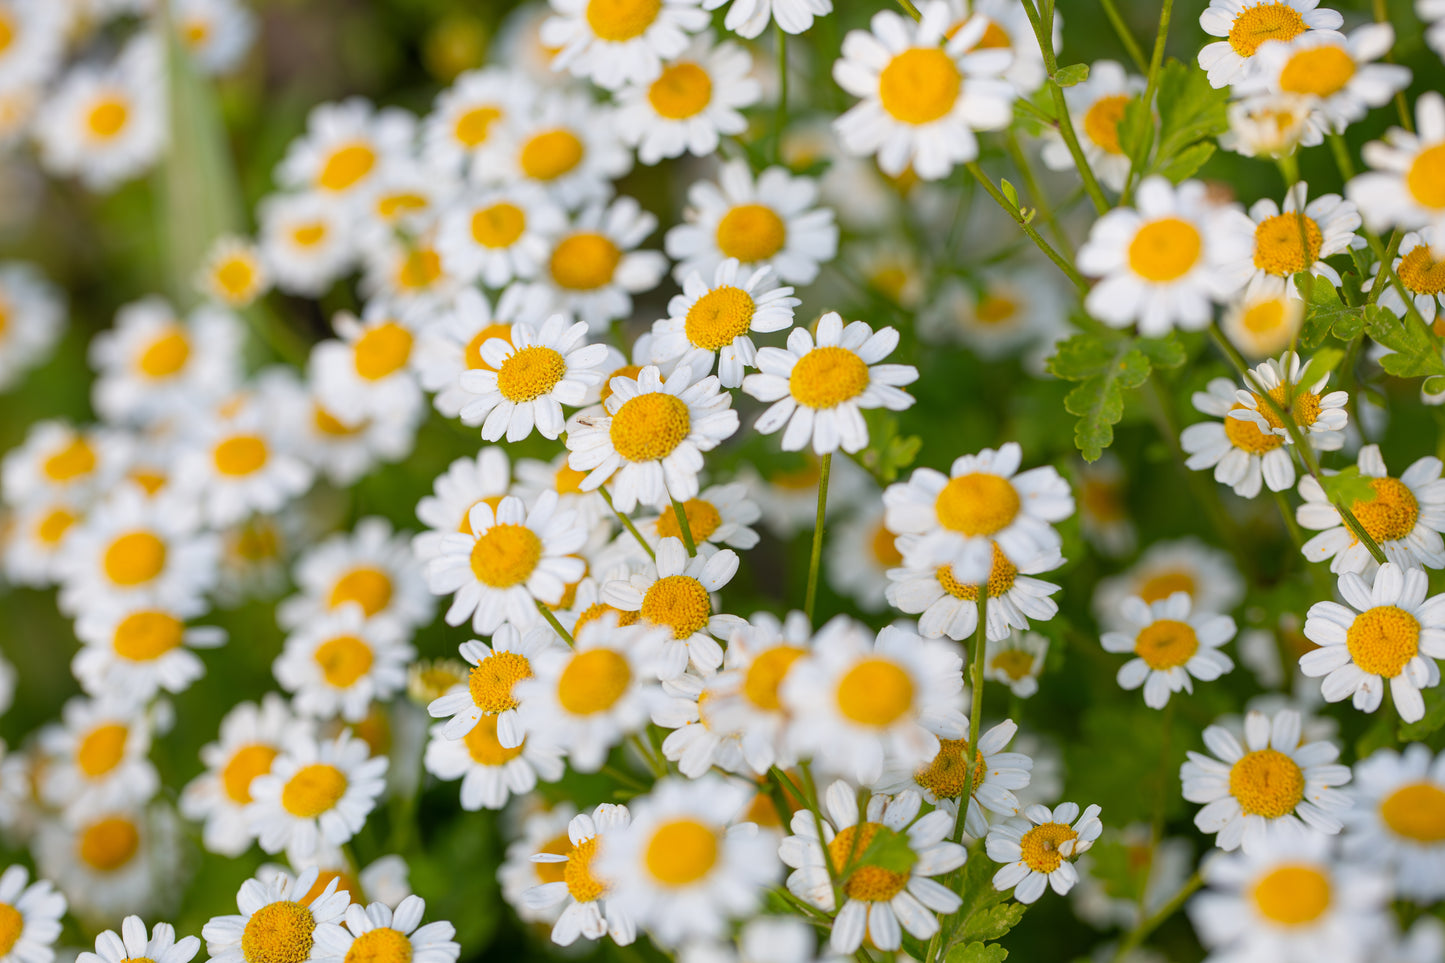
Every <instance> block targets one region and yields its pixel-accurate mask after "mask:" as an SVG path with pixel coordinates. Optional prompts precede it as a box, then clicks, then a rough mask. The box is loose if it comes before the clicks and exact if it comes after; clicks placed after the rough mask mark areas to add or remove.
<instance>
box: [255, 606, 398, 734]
mask: <svg viewBox="0 0 1445 963" xmlns="http://www.w3.org/2000/svg"><path fill="white" fill-rule="evenodd" d="M406 635H407V632H406V629H405V627H403V626H402V625H401V624H400V623H397V622H394V621H392V620H391V619H388V618H386V617H373V618H367V616H366V612H365V610H364V609H362V607H361V605H360V603H358V602H348V603H346V604H344V605H341V606H339V607H338V608H336V609H334V610H332V611H330V612H328V613H327V614H326V615H324V616H322V617H320V618H318V619H315V620H312V621H308V622H307V623H306V624H305V625H303V626H302V627H301V628H299V629H298V630H296V631H294V632H292V633H291V634H290V635H289V636H287V638H286V647H285V648H284V649H283V650H282V652H281V654H280V655H279V656H277V657H276V662H275V664H274V665H273V666H272V672H274V673H275V675H276V681H277V682H279V683H280V684H281V688H282V689H284V690H285V691H287V692H289V693H291V694H292V705H294V706H295V708H296V710H297V711H298V712H299V713H301V714H303V715H308V716H314V717H316V718H318V719H330V718H334V717H337V716H340V717H341V718H342V719H344V720H346V721H347V722H352V723H355V722H360V721H361V720H362V719H364V718H366V714H367V713H368V712H369V711H370V710H371V705H372V703H373V702H386V701H388V700H389V699H391V697H392V696H394V695H396V694H397V693H398V692H400V691H402V690H403V689H405V688H406V666H407V663H408V662H409V661H411V660H412V659H413V658H415V657H416V650H415V649H414V648H412V647H411V645H410V644H408V643H407V641H406Z"/></svg>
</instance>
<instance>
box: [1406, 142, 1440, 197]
mask: <svg viewBox="0 0 1445 963" xmlns="http://www.w3.org/2000/svg"><path fill="white" fill-rule="evenodd" d="M1405 188H1406V189H1407V190H1408V191H1409V192H1410V196H1411V197H1413V198H1414V199H1415V203H1417V204H1419V205H1420V206H1421V207H1426V208H1429V209H1431V210H1439V209H1440V208H1442V207H1445V144H1436V145H1434V146H1433V147H1427V148H1425V149H1424V150H1422V151H1420V153H1418V154H1416V155H1415V159H1414V160H1413V161H1411V162H1410V169H1409V170H1408V171H1406V172H1405Z"/></svg>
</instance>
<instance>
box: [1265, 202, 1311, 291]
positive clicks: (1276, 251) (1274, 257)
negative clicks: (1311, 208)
mask: <svg viewBox="0 0 1445 963" xmlns="http://www.w3.org/2000/svg"><path fill="white" fill-rule="evenodd" d="M1306 239H1308V244H1309V246H1308V248H1306V247H1305V241H1306ZM1323 243H1324V235H1323V234H1322V233H1321V232H1320V226H1319V225H1318V224H1316V223H1315V219H1314V218H1312V217H1305V218H1304V228H1303V231H1301V228H1300V215H1299V214H1298V213H1297V212H1295V211H1286V212H1285V213H1283V214H1275V215H1274V216H1273V217H1267V218H1265V219H1264V220H1263V221H1261V222H1260V223H1259V226H1258V227H1256V228H1255V229H1254V266H1255V267H1257V268H1259V269H1260V270H1261V271H1267V272H1268V273H1270V274H1276V275H1279V276H1281V277H1288V276H1289V275H1291V274H1296V273H1298V272H1300V271H1303V270H1304V269H1305V268H1307V267H1309V266H1310V265H1311V264H1313V263H1315V262H1316V261H1318V260H1319V258H1320V248H1321V245H1322V244H1323Z"/></svg>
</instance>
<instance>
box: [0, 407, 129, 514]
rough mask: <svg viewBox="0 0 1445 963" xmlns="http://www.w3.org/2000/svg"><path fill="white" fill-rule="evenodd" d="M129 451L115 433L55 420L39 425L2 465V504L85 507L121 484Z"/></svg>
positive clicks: (27, 432) (123, 438)
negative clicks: (46, 502) (56, 502)
mask: <svg viewBox="0 0 1445 963" xmlns="http://www.w3.org/2000/svg"><path fill="white" fill-rule="evenodd" d="M132 450H133V445H132V444H131V443H130V442H129V441H128V439H127V437H126V436H125V435H123V434H121V433H120V432H117V431H111V430H109V429H105V428H77V427H75V426H74V425H72V424H70V423H68V422H65V421H61V420H59V419H47V420H45V421H37V422H35V424H33V425H31V426H30V427H29V428H28V429H27V430H26V432H25V440H24V441H23V442H21V443H20V444H19V445H17V446H15V447H14V448H11V449H10V450H9V451H7V452H6V453H5V458H4V461H3V463H0V487H3V491H4V498H5V502H6V504H8V505H17V506H18V505H25V504H27V503H32V502H37V501H40V500H42V499H48V498H62V499H65V500H67V501H70V502H72V503H75V504H81V503H87V502H89V501H90V500H91V499H93V498H94V497H95V496H97V495H101V494H104V493H106V492H108V491H110V490H111V489H112V488H113V487H114V485H115V483H116V482H117V481H119V480H120V477H121V476H122V475H123V474H124V473H125V470H126V468H127V467H128V465H129V462H130V461H131V453H132Z"/></svg>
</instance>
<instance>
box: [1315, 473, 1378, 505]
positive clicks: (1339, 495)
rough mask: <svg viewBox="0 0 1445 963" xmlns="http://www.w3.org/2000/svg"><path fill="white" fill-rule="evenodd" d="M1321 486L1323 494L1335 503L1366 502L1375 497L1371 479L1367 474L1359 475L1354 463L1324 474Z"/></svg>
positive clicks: (1352, 503) (1351, 503)
mask: <svg viewBox="0 0 1445 963" xmlns="http://www.w3.org/2000/svg"><path fill="white" fill-rule="evenodd" d="M1322 487H1323V488H1324V490H1325V494H1326V495H1328V496H1330V501H1332V502H1335V503H1336V504H1343V505H1354V503H1355V502H1359V501H1365V502H1367V501H1370V500H1371V499H1373V498H1374V497H1375V486H1374V482H1373V479H1371V478H1370V476H1368V475H1361V474H1360V469H1359V467H1358V466H1355V465H1351V466H1350V467H1348V468H1346V469H1344V470H1342V471H1339V472H1336V473H1335V474H1333V475H1325V476H1324V484H1323V486H1322Z"/></svg>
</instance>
